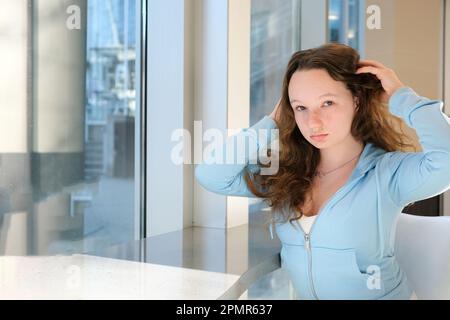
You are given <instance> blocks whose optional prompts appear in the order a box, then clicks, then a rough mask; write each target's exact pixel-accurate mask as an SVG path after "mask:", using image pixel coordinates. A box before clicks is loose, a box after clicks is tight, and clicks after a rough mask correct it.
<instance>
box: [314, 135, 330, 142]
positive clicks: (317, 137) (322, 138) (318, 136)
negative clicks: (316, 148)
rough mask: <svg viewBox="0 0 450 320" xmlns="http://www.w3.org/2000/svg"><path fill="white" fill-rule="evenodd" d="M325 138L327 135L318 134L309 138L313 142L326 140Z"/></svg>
mask: <svg viewBox="0 0 450 320" xmlns="http://www.w3.org/2000/svg"><path fill="white" fill-rule="evenodd" d="M327 136H328V134H319V135H314V136H311V139H313V140H315V141H323V140H325V139H326V137H327Z"/></svg>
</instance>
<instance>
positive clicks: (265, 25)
mask: <svg viewBox="0 0 450 320" xmlns="http://www.w3.org/2000/svg"><path fill="white" fill-rule="evenodd" d="M300 3H301V1H300V0H289V1H287V0H252V9H251V10H252V17H251V51H250V54H251V61H250V63H251V79H250V83H251V84H250V85H251V87H250V125H253V124H255V123H256V122H257V121H258V120H260V119H261V118H262V117H263V116H264V115H266V114H270V113H271V112H272V110H273V108H274V106H275V103H276V102H277V101H278V99H279V97H280V92H281V83H282V81H283V73H284V71H285V68H286V65H287V62H288V61H289V58H290V57H291V55H292V54H293V53H294V52H295V51H297V50H299V49H300Z"/></svg>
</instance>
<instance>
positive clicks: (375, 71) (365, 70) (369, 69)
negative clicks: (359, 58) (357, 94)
mask: <svg viewBox="0 0 450 320" xmlns="http://www.w3.org/2000/svg"><path fill="white" fill-rule="evenodd" d="M356 73H358V74H359V73H372V74H374V75H376V76H378V75H380V74H381V69H379V68H376V67H361V68H359V69H358V70H356Z"/></svg>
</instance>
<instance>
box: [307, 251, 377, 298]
mask: <svg viewBox="0 0 450 320" xmlns="http://www.w3.org/2000/svg"><path fill="white" fill-rule="evenodd" d="M312 276H313V282H314V287H315V290H316V292H317V295H318V297H319V299H352V300H353V299H374V298H376V297H377V296H379V295H381V294H382V292H381V290H380V289H376V288H373V286H371V285H370V281H371V278H370V277H371V276H372V275H370V274H367V273H363V272H361V270H360V269H359V266H358V263H357V259H356V253H355V250H354V249H331V248H322V247H315V248H314V247H313V248H312Z"/></svg>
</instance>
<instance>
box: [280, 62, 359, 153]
mask: <svg viewBox="0 0 450 320" xmlns="http://www.w3.org/2000/svg"><path fill="white" fill-rule="evenodd" d="M288 92H289V100H290V102H291V107H292V109H293V111H294V115H295V121H296V123H297V126H298V128H299V129H300V132H301V133H302V134H303V136H304V137H305V139H306V140H307V141H309V143H311V144H312V145H313V146H315V147H316V148H319V149H324V148H328V147H331V146H334V145H337V144H339V143H342V142H343V141H345V140H346V139H353V137H352V135H351V133H350V129H351V124H352V121H353V117H354V115H355V112H356V99H354V98H353V96H352V94H351V92H350V90H348V89H347V88H346V87H345V84H344V83H343V82H340V81H336V80H334V79H333V78H331V77H330V75H329V74H328V72H327V71H326V70H324V69H313V70H302V71H296V72H295V73H294V74H293V76H292V78H291V82H290V83H289V88H288ZM320 134H326V136H324V137H317V138H313V137H312V136H313V135H320Z"/></svg>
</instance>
